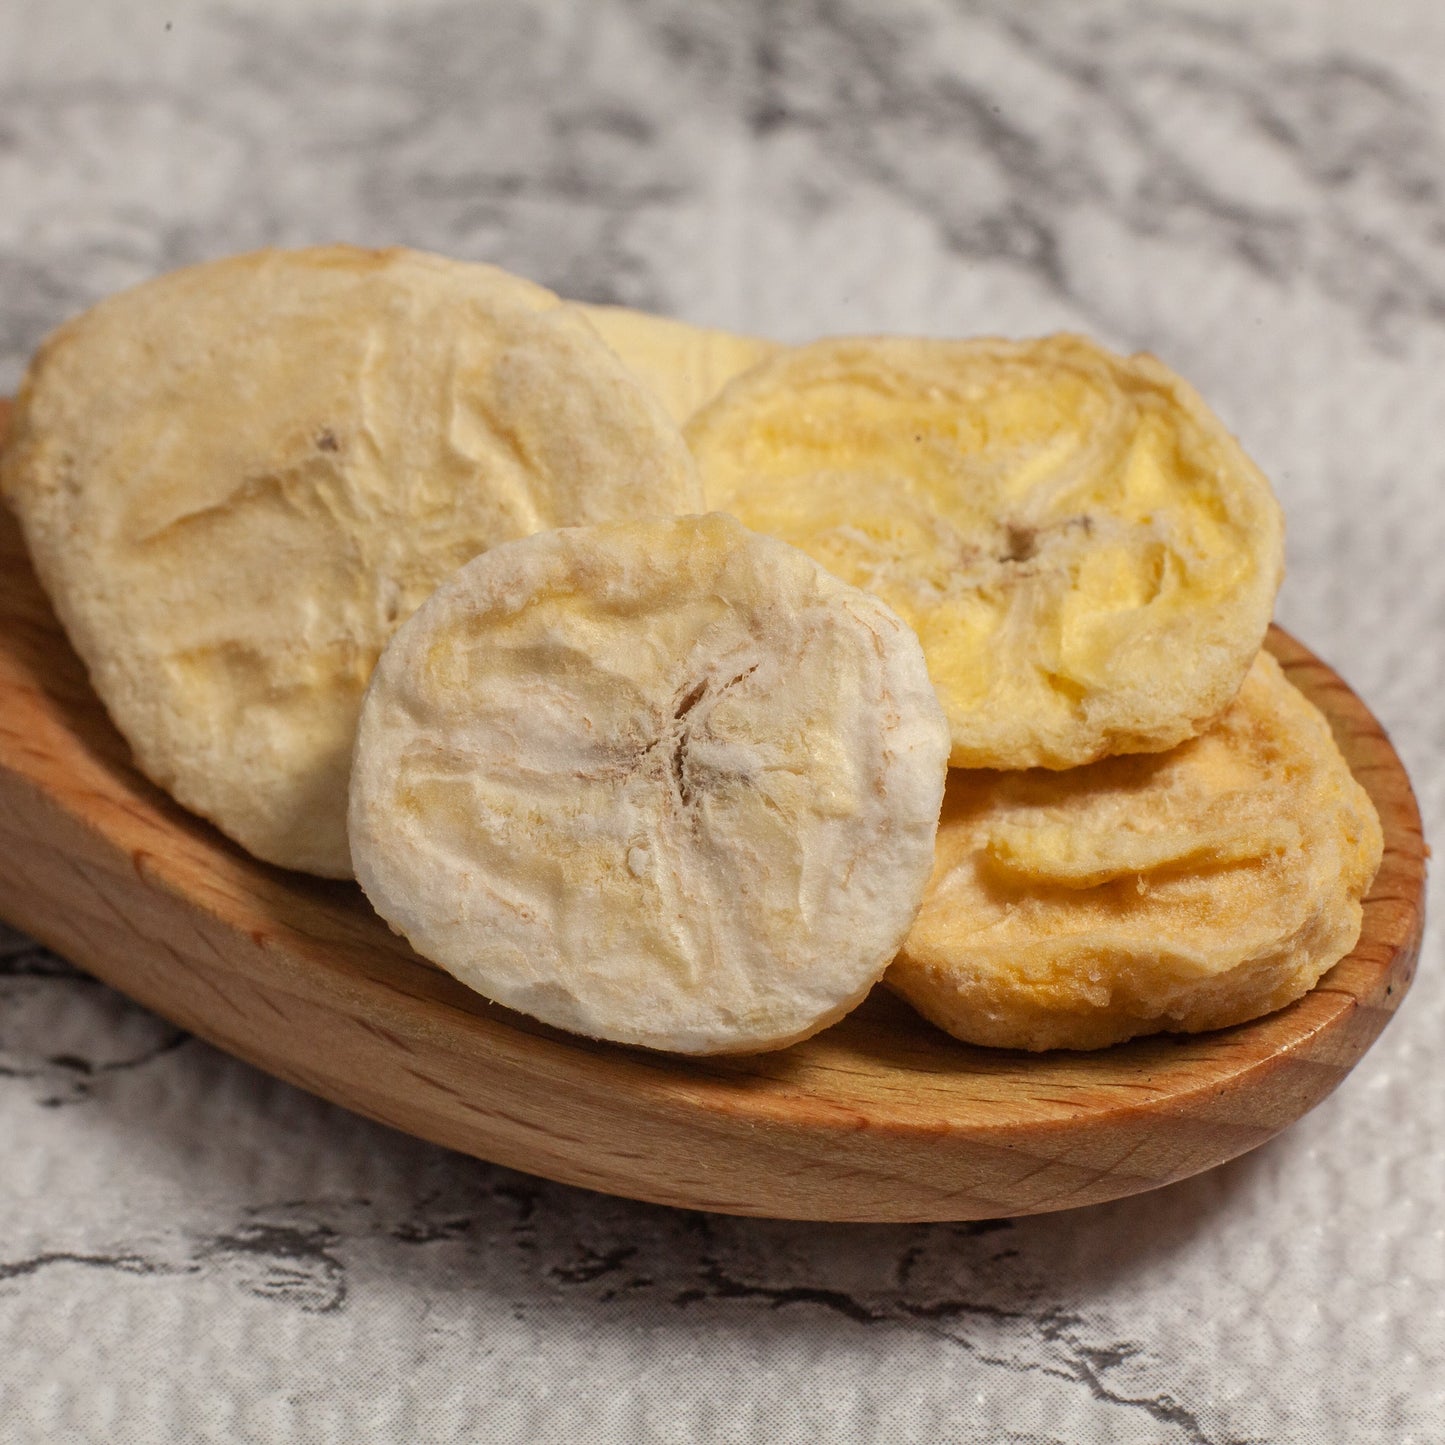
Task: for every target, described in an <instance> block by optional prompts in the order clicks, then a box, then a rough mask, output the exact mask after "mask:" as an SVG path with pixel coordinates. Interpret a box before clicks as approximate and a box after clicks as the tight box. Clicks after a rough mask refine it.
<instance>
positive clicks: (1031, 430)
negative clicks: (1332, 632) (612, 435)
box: [686, 336, 1283, 768]
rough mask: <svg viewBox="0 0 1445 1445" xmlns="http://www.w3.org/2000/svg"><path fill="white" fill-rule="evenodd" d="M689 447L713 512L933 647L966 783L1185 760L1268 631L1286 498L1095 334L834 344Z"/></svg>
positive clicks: (695, 433)
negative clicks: (1167, 757)
mask: <svg viewBox="0 0 1445 1445" xmlns="http://www.w3.org/2000/svg"><path fill="white" fill-rule="evenodd" d="M686 432H687V438H688V442H689V444H690V445H691V446H692V448H693V452H694V454H695V455H696V456H697V459H698V463H699V465H700V467H701V468H702V473H703V485H704V487H705V489H706V492H707V503H708V506H709V507H713V508H717V509H718V510H720V511H726V512H732V513H733V514H734V515H735V516H737V517H740V518H741V519H742V520H743V522H745V523H746V524H747V525H748V526H750V527H754V528H756V529H757V530H758V531H760V532H767V533H769V534H770V535H772V536H775V537H781V538H782V539H783V540H784V541H787V542H791V543H793V544H794V545H795V546H798V547H801V548H802V549H803V550H804V551H805V552H807V553H809V555H810V556H812V557H815V558H816V559H817V560H818V561H819V562H821V563H822V564H823V565H824V566H825V567H827V568H828V569H829V570H830V571H832V572H835V573H836V574H837V575H838V576H840V577H842V578H844V579H845V580H847V581H849V582H852V583H853V584H854V585H855V586H857V587H866V588H868V589H869V590H871V591H874V592H877V593H878V595H879V596H880V597H882V598H883V599H884V600H885V601H886V602H888V604H889V605H890V606H891V607H893V608H894V610H895V611H896V612H897V613H898V614H899V615H900V616H901V617H903V618H904V619H905V620H906V621H908V622H909V623H910V624H911V625H912V626H913V627H915V628H916V629H917V631H918V634H919V637H920V638H921V639H922V642H923V651H924V655H925V656H926V657H927V658H928V666H929V671H930V672H931V673H932V674H933V680H934V683H935V685H936V686H937V688H938V693H939V697H940V699H941V700H942V702H943V706H944V710H945V711H946V712H947V714H948V719H949V723H950V726H951V727H952V730H953V751H952V762H953V764H954V765H955V766H956V767H989V768H1025V767H1047V768H1067V767H1074V766H1076V765H1078V764H1080V763H1087V762H1091V761H1093V760H1094V759H1096V758H1100V757H1104V756H1106V755H1108V754H1110V753H1120V752H1123V753H1128V752H1155V751H1158V750H1160V749H1163V748H1168V747H1172V746H1173V745H1174V744H1175V743H1178V742H1182V741H1183V740H1184V739H1185V738H1187V737H1192V736H1193V735H1194V734H1195V733H1197V732H1198V731H1199V730H1200V729H1201V728H1202V727H1204V726H1205V725H1206V724H1207V723H1208V722H1209V720H1210V719H1212V718H1213V717H1215V716H1217V715H1218V713H1219V712H1220V711H1221V710H1222V709H1223V708H1224V706H1225V705H1226V704H1227V703H1228V702H1229V700H1230V698H1231V697H1233V696H1234V694H1235V692H1236V691H1237V690H1238V688H1239V685H1240V683H1241V682H1242V681H1243V679H1244V674H1245V671H1246V670H1247V668H1248V667H1249V663H1250V660H1251V658H1253V656H1254V654H1255V653H1256V652H1257V651H1258V649H1259V646H1260V643H1261V641H1262V640H1263V638H1264V632H1265V628H1266V627H1267V626H1268V624H1269V617H1270V611H1271V608H1272V607H1273V604H1274V595H1275V592H1276V590H1277V589H1278V587H1279V581H1280V574H1281V566H1282V545H1283V544H1282V527H1281V521H1280V513H1279V508H1278V506H1277V505H1276V504H1275V501H1274V498H1273V496H1272V495H1271V493H1270V489H1269V484H1268V483H1267V482H1266V481H1265V479H1264V477H1263V476H1262V475H1261V474H1260V472H1259V471H1258V469H1257V468H1256V467H1255V466H1254V465H1253V463H1251V462H1250V460H1249V459H1248V457H1246V456H1245V454H1244V453H1243V452H1242V451H1241V450H1240V448H1239V446H1238V444H1237V443H1236V442H1235V441H1234V439H1233V438H1232V437H1231V436H1230V435H1229V433H1228V432H1227V431H1226V430H1225V428H1224V427H1223V426H1222V425H1221V424H1220V422H1219V421H1218V419H1217V418H1215V417H1214V416H1213V415H1212V413H1211V412H1210V411H1209V409H1208V408H1207V407H1206V406H1205V405H1204V403H1203V401H1202V400H1201V399H1200V398H1199V396H1198V395H1197V394H1196V393H1195V392H1194V390H1193V389H1192V388H1191V387H1189V386H1188V385H1187V384H1186V383H1184V382H1183V381H1181V380H1180V379H1179V378H1178V377H1177V376H1175V375H1174V374H1173V373H1172V372H1170V371H1169V370H1168V368H1166V367H1164V366H1163V365H1161V364H1160V363H1159V362H1157V361H1155V360H1154V359H1153V358H1152V357H1148V356H1135V357H1127V358H1126V357H1120V356H1115V355H1113V354H1112V353H1110V352H1108V351H1105V350H1104V349H1103V348H1102V347H1098V346H1095V345H1094V344H1092V343H1091V342H1088V341H1085V340H1083V339H1082V338H1080V337H1075V336H1055V337H1047V338H1044V339H1042V340H1039V341H1029V342H1010V341H998V340H992V339H983V340H975V341H931V340H921V339H910V338H902V337H896V338H890V337H877V338H854V339H842V340H829V341H820V342H815V343H813V344H812V345H809V346H801V347H797V348H795V349H793V350H789V351H784V352H781V353H779V354H778V355H777V356H775V357H773V358H772V359H771V360H769V361H765V362H763V363H762V364H761V365H759V366H756V367H754V368H753V369H752V370H751V371H749V372H746V373H744V374H743V375H742V376H740V377H738V378H737V379H736V380H735V381H734V382H732V383H731V384H730V385H729V386H728V387H727V388H726V390H724V391H723V392H722V394H721V395H720V396H719V397H718V398H717V399H716V400H715V401H713V402H712V403H711V404H709V405H708V406H706V407H704V408H703V409H702V410H701V411H699V412H698V413H697V414H696V415H695V416H694V417H693V418H692V419H691V421H689V423H688V425H687V428H686Z"/></svg>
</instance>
